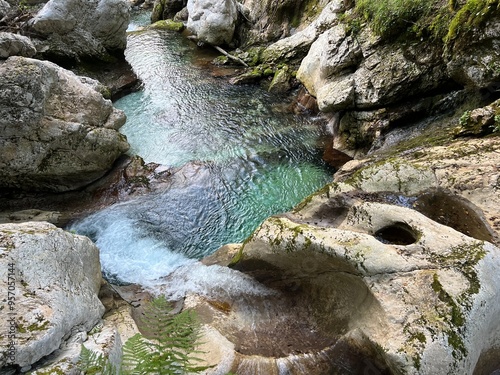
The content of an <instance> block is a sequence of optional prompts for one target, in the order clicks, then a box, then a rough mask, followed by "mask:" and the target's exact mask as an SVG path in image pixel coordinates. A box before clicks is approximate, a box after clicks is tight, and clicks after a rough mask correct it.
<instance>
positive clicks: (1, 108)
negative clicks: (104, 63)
mask: <svg viewBox="0 0 500 375" xmlns="http://www.w3.org/2000/svg"><path fill="white" fill-rule="evenodd" d="M0 72H1V73H0V86H1V87H2V91H1V93H0V129H1V133H2V138H1V139H0V176H1V177H2V178H1V182H0V186H1V187H4V188H17V189H24V190H27V189H29V190H51V191H66V190H72V189H76V188H78V187H82V186H84V185H87V184H89V183H90V182H92V181H95V180H96V179H98V178H99V177H101V176H102V175H104V173H106V171H108V170H109V169H110V168H111V166H112V164H113V163H114V161H115V160H116V159H117V158H118V156H120V155H121V154H122V153H123V152H125V151H126V150H127V149H128V147H129V146H128V143H127V141H126V139H125V137H124V136H123V135H121V134H120V133H119V132H117V131H116V130H115V129H117V128H119V126H120V125H122V124H123V123H124V121H125V115H124V114H123V112H121V111H119V110H117V109H115V108H114V107H113V105H112V103H111V101H109V100H106V99H104V98H103V96H102V95H101V94H100V93H98V92H97V91H95V90H94V89H93V87H91V86H96V85H97V83H94V85H87V84H84V83H82V81H81V79H79V77H78V76H76V75H75V74H73V73H72V72H70V71H67V70H65V69H63V68H60V67H58V66H57V65H55V64H53V63H50V62H46V61H40V60H33V59H28V58H23V57H10V58H9V59H7V60H6V62H5V63H4V64H3V65H1V66H0Z"/></svg>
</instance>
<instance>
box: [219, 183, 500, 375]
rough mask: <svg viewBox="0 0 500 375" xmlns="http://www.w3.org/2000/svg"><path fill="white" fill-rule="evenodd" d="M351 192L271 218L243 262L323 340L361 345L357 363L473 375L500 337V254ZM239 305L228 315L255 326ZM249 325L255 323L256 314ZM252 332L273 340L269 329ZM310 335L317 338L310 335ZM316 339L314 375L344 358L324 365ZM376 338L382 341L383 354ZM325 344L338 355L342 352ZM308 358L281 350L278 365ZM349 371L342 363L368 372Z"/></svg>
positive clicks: (332, 192) (329, 191)
mask: <svg viewBox="0 0 500 375" xmlns="http://www.w3.org/2000/svg"><path fill="white" fill-rule="evenodd" d="M350 189H352V187H351V188H346V189H344V191H347V192H346V193H342V189H340V188H339V187H338V186H336V185H332V186H331V187H329V188H326V189H324V190H323V191H322V192H321V193H319V194H318V195H316V196H315V197H313V198H312V199H310V200H309V201H307V202H305V204H304V205H302V206H301V207H299V208H297V209H296V211H295V212H293V213H290V214H287V215H284V216H283V217H272V218H269V219H268V220H266V221H265V222H264V223H263V224H262V225H261V227H260V228H259V229H258V230H257V231H256V232H255V233H254V234H253V235H252V236H251V238H250V239H249V240H248V241H246V242H245V244H244V245H243V247H242V249H241V253H240V255H239V256H238V257H237V259H238V260H237V262H236V264H235V265H234V268H236V269H239V270H241V271H242V272H245V273H247V274H249V275H252V276H253V277H255V278H256V279H257V280H259V281H260V282H262V283H263V284H265V285H266V286H268V287H270V288H272V289H274V290H277V291H278V292H279V293H281V295H282V296H284V297H283V298H285V300H287V299H289V300H290V306H293V307H290V310H288V314H290V315H292V316H293V315H295V316H296V317H295V319H298V320H300V321H302V323H303V324H304V325H307V324H309V325H310V326H311V327H316V329H317V333H316V336H315V338H316V339H317V338H318V337H319V336H320V334H321V335H327V336H330V337H331V341H330V342H331V343H333V345H332V346H333V347H335V346H336V345H335V342H336V343H337V344H340V343H343V342H345V340H348V341H349V342H350V343H351V346H350V347H351V348H355V347H361V348H363V349H364V351H363V350H362V351H361V354H360V353H359V352H358V357H357V359H358V361H357V363H364V364H365V366H368V363H369V364H371V366H373V368H374V369H376V370H377V371H379V372H380V373H385V372H387V371H389V369H391V373H393V372H394V373H399V372H401V373H407V374H437V373H463V374H472V373H474V370H475V368H479V367H481V366H487V365H488V364H487V363H486V362H484V361H483V360H482V359H481V358H484V357H483V355H484V353H488V352H489V351H490V350H491V349H496V348H498V347H499V344H500V331H499V327H498V324H497V316H498V314H499V313H500V305H499V304H498V299H499V298H500V290H499V289H498V287H497V285H498V283H499V282H500V274H499V273H498V270H499V269H500V249H499V248H497V247H495V246H494V245H492V244H491V243H488V242H484V241H480V240H476V239H473V238H471V237H467V236H465V235H463V234H461V233H459V232H457V231H455V230H454V229H451V228H449V227H446V226H443V225H440V224H437V223H436V222H434V221H433V220H431V219H429V218H427V217H425V216H423V215H422V214H420V213H418V212H416V211H414V210H411V209H409V208H405V207H399V206H394V205H390V204H384V203H378V202H370V201H369V200H366V197H368V195H366V194H363V193H362V192H359V193H358V192H357V191H351V192H349V191H348V190H350ZM267 301H270V298H267ZM254 305H258V302H256V303H254ZM238 311H239V309H238V307H236V306H234V305H233V308H232V310H231V312H230V313H229V317H227V318H226V319H225V320H224V322H226V324H227V325H230V324H231V323H230V322H231V321H232V319H236V320H235V321H239V324H240V325H239V327H238V329H240V330H245V329H246V328H245V327H246V326H245V324H244V323H243V322H245V318H243V317H240V318H236V317H233V315H237V314H238V313H237V312H238ZM269 313H270V315H271V316H273V312H269ZM254 314H255V313H254ZM264 316H265V313H264ZM280 317H281V319H286V317H285V316H284V315H280ZM247 319H248V317H247ZM246 322H248V324H250V325H251V322H252V319H251V318H250V319H249V321H246ZM271 326H272V327H275V328H274V329H275V331H273V332H271V333H270V334H271V336H273V337H274V339H273V340H271V341H270V343H271V345H275V346H274V347H275V348H278V347H279V346H280V343H281V339H280V338H281V337H283V336H284V335H286V334H285V333H284V332H281V331H280V328H279V323H278V324H277V323H274V326H273V325H271ZM217 327H220V326H217ZM226 329H227V328H226ZM249 329H250V328H249ZM220 330H222V331H221V332H223V335H224V329H223V328H220ZM252 332H253V334H256V335H259V334H261V335H263V336H262V338H260V341H259V342H260V343H261V344H262V343H264V342H266V341H265V338H264V337H265V336H264V333H263V332H262V333H260V332H256V331H252ZM224 336H225V337H226V339H228V340H229V341H230V342H232V343H233V344H235V345H237V346H238V345H243V343H242V342H241V341H238V340H235V339H234V336H231V335H228V334H227V333H226V335H224ZM243 336H245V335H242V336H241V337H243ZM301 338H302V340H303V342H309V341H308V340H309V338H308V337H307V336H306V335H302V336H301ZM257 340H259V338H257ZM249 341H250V339H248V338H247V339H246V342H245V343H248V342H249ZM352 342H354V343H357V344H358V346H356V345H355V344H352ZM310 343H311V347H310V348H309V351H308V353H309V356H310V357H314V358H315V359H316V366H318V367H319V369H318V367H316V368H315V369H314V368H313V369H309V371H308V373H310V374H322V373H327V372H329V371H335V370H338V369H336V367H335V366H336V365H338V364H337V363H335V361H334V360H333V361H331V362H329V363H328V364H324V363H322V362H321V358H323V357H322V353H323V352H322V351H320V350H318V349H315V347H314V346H313V345H312V341H311V342H310ZM370 343H371V345H375V346H377V347H378V348H383V351H378V354H379V355H381V357H379V356H377V355H376V354H374V352H373V351H371V350H370ZM296 345H297V344H296ZM324 348H326V349H324V350H325V351H327V352H328V353H329V354H330V355H331V356H330V358H336V356H335V355H332V354H334V353H335V350H334V349H332V347H328V346H324ZM293 349H294V348H293V346H292V347H291V348H289V350H292V351H293ZM296 349H298V348H296ZM241 350H242V349H240V350H238V351H240V352H241ZM303 350H305V349H304V348H301V351H303ZM330 350H331V351H330ZM336 350H340V349H338V347H337V349H336ZM247 354H252V353H247ZM258 354H259V353H253V355H254V356H255V355H258ZM337 354H338V352H337ZM261 357H266V356H264V355H261ZM310 357H309V358H310ZM283 360H285V363H283V362H281V361H283ZM268 362H269V361H268ZM287 362H288V363H287ZM303 363H307V360H306V359H305V358H300V356H294V357H293V359H292V358H291V356H288V357H287V356H284V355H281V356H280V358H279V360H278V359H276V360H275V362H274V365H270V368H282V367H281V366H285V368H296V367H298V366H302V364H303ZM344 364H345V362H344ZM489 365H491V363H489ZM234 366H236V365H235V363H234V362H233V368H235V367H234ZM320 366H327V367H320ZM328 366H329V367H328ZM350 366H354V365H351V364H349V363H348V364H347V367H343V368H342V369H346V368H347V369H349V370H351V371H353V373H363V369H361V371H360V370H359V369H356V368H355V367H352V368H351V367H350ZM356 371H358V372H356Z"/></svg>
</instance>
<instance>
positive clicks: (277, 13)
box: [240, 0, 344, 46]
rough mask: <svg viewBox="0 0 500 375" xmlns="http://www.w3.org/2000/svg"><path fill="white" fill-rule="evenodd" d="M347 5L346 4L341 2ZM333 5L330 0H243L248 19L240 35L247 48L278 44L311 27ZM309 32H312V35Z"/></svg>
mask: <svg viewBox="0 0 500 375" xmlns="http://www.w3.org/2000/svg"><path fill="white" fill-rule="evenodd" d="M342 2H344V1H342ZM331 3H333V4H334V5H333V7H332V8H335V6H336V5H335V4H339V3H340V2H339V1H337V0H335V1H329V0H305V1H304V0H283V1H274V0H244V1H242V5H243V6H244V7H245V8H246V9H248V12H247V13H246V15H245V19H246V20H248V21H249V22H247V23H246V24H245V25H244V27H243V28H242V30H241V31H242V32H241V35H240V38H241V41H242V44H243V45H244V46H250V45H256V44H261V45H265V44H268V43H270V42H276V41H277V40H279V39H283V38H286V37H289V36H292V35H293V34H294V33H296V32H298V31H300V30H303V29H304V28H306V27H307V26H308V25H309V24H311V23H312V22H313V21H314V20H315V19H316V18H317V17H318V15H320V14H321V12H322V10H323V9H324V8H325V7H327V6H330V5H329V4H331ZM311 31H312V30H310V31H309V32H311Z"/></svg>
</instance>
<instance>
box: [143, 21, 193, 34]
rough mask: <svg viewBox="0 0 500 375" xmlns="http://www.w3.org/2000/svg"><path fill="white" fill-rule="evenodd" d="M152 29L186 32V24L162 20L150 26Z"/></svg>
mask: <svg viewBox="0 0 500 375" xmlns="http://www.w3.org/2000/svg"><path fill="white" fill-rule="evenodd" d="M148 28H150V29H157V30H170V31H177V32H180V31H182V30H184V24H183V23H182V22H176V21H173V20H161V21H157V22H155V23H153V24H152V25H150V26H148Z"/></svg>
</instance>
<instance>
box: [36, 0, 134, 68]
mask: <svg viewBox="0 0 500 375" xmlns="http://www.w3.org/2000/svg"><path fill="white" fill-rule="evenodd" d="M129 8H130V6H129V3H128V2H127V1H126V0H90V1H89V0H69V1H66V0H50V1H49V2H48V3H47V4H45V6H44V7H43V8H42V9H41V10H40V12H38V14H37V15H36V16H35V17H34V18H33V19H32V20H31V23H30V25H31V27H32V28H33V29H34V30H35V31H36V32H37V33H40V34H42V35H45V36H47V38H45V39H43V40H41V39H37V40H36V43H37V49H38V50H39V51H40V52H41V53H42V54H43V53H49V52H50V53H51V54H53V55H56V56H60V57H65V58H72V59H79V58H81V57H100V58H105V56H106V53H107V52H110V51H115V50H119V51H123V50H124V49H125V47H126V43H127V40H126V30H127V27H128V23H129Z"/></svg>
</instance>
